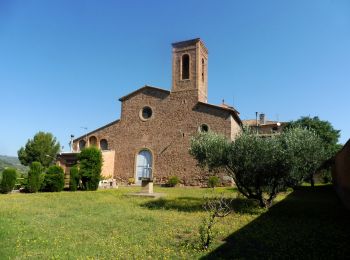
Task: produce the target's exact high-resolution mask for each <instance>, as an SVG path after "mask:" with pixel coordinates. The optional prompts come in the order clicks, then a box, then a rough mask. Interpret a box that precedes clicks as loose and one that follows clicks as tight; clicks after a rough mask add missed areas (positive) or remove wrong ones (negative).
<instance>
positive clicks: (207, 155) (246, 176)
mask: <svg viewBox="0 0 350 260" xmlns="http://www.w3.org/2000/svg"><path fill="white" fill-rule="evenodd" d="M190 153H191V154H192V155H193V156H194V157H195V158H196V159H197V161H198V163H199V165H201V166H202V167H208V168H209V170H214V169H216V170H220V169H221V170H225V171H226V172H227V173H228V174H229V175H230V176H231V177H232V178H233V180H234V181H235V183H236V186H237V189H238V190H239V192H241V193H242V194H243V195H244V196H245V197H247V198H248V199H254V200H257V201H258V202H259V205H260V207H266V208H268V207H270V206H271V204H272V202H273V200H274V198H275V197H276V196H277V194H278V192H280V191H281V190H284V189H285V188H286V180H287V177H288V174H289V172H290V165H289V164H288V161H289V160H287V158H286V157H287V154H286V153H285V151H284V150H283V147H282V142H281V141H280V139H279V138H278V137H271V138H261V137H259V136H258V135H255V134H252V133H250V132H249V131H247V130H246V131H243V132H241V134H240V135H239V136H238V137H237V138H236V140H235V141H234V142H230V141H228V140H227V139H226V138H225V137H224V136H221V135H217V134H214V133H201V134H200V135H198V136H196V137H194V138H193V139H192V142H191V149H190Z"/></svg>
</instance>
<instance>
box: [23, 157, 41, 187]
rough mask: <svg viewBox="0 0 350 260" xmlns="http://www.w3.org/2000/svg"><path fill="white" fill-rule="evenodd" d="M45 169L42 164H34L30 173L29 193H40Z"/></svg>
mask: <svg viewBox="0 0 350 260" xmlns="http://www.w3.org/2000/svg"><path fill="white" fill-rule="evenodd" d="M43 172H44V169H43V166H42V165H41V163H40V162H32V163H31V165H30V169H29V172H28V181H27V187H26V189H27V191H28V192H38V190H39V189H40V188H41V185H42V183H43V180H44V176H45V175H44V173H43Z"/></svg>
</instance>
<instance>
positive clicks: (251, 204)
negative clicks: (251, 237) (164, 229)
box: [141, 197, 259, 214]
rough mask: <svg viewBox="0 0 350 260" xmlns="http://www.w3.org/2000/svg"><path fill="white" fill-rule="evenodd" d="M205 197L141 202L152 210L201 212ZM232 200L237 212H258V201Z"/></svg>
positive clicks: (228, 199)
mask: <svg viewBox="0 0 350 260" xmlns="http://www.w3.org/2000/svg"><path fill="white" fill-rule="evenodd" d="M205 201H206V199H205V198H198V197H178V198H173V199H167V198H159V199H157V200H152V201H148V202H146V203H143V204H141V206H142V207H146V208H148V209H152V210H177V211H183V212H199V211H204V209H203V204H204V203H205ZM227 201H230V204H231V207H232V208H233V210H234V211H235V212H237V213H242V214H254V213H256V212H257V210H259V209H258V207H257V203H256V202H255V201H252V200H248V199H245V198H234V199H230V198H227Z"/></svg>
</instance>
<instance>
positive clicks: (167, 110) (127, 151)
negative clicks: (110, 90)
mask: <svg viewBox="0 0 350 260" xmlns="http://www.w3.org/2000/svg"><path fill="white" fill-rule="evenodd" d="M207 65H208V50H207V48H206V47H205V45H204V43H203V41H201V39H199V38H198V39H192V40H188V41H182V42H177V43H173V44H172V87H171V90H170V91H169V90H166V89H161V88H157V87H152V86H147V85H146V86H143V87H141V88H139V89H137V90H135V91H134V92H131V93H129V94H127V95H125V96H123V97H121V98H120V99H119V100H120V102H121V116H120V119H118V120H116V121H113V122H111V123H109V124H107V125H105V126H102V127H100V128H98V129H96V130H94V131H92V132H89V133H87V134H85V135H84V136H81V137H79V138H77V139H75V140H73V154H74V153H78V152H79V151H80V150H81V149H83V148H84V147H88V146H97V147H98V148H100V149H101V150H102V154H103V159H104V164H103V169H102V174H103V175H104V176H113V178H115V179H116V180H117V181H118V182H124V183H125V182H128V180H129V179H130V178H133V179H134V180H135V183H136V184H139V183H140V180H141V179H142V178H152V179H154V181H155V183H165V182H166V181H167V179H168V178H169V177H170V176H174V175H176V176H178V177H179V178H180V180H181V181H182V182H183V183H184V184H185V185H192V184H198V183H200V182H201V180H202V178H203V174H201V169H200V168H199V167H198V166H197V165H196V161H195V160H194V159H193V158H192V157H191V155H190V154H189V147H190V139H191V137H192V136H194V135H196V134H197V133H198V132H200V131H213V132H216V133H220V134H223V135H225V136H226V137H227V138H229V139H234V138H235V135H236V134H237V133H238V132H239V131H240V130H241V125H242V122H241V120H240V118H239V113H238V111H237V110H235V109H234V108H233V107H230V106H228V105H225V104H222V105H220V106H217V105H212V104H209V103H207V97H208V71H207V68H208V66H207Z"/></svg>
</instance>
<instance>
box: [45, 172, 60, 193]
mask: <svg viewBox="0 0 350 260" xmlns="http://www.w3.org/2000/svg"><path fill="white" fill-rule="evenodd" d="M63 188H64V171H63V169H62V167H60V166H58V165H52V166H50V167H49V168H48V169H47V171H46V174H45V178H44V183H43V190H44V191H50V192H57V191H62V190H63Z"/></svg>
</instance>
